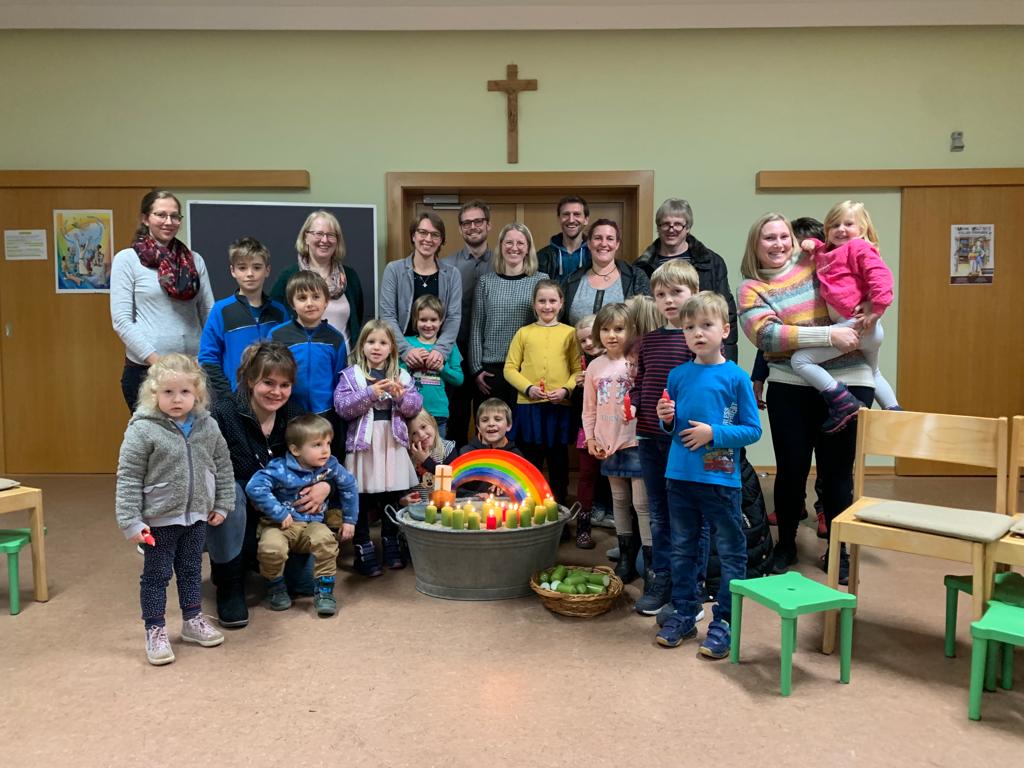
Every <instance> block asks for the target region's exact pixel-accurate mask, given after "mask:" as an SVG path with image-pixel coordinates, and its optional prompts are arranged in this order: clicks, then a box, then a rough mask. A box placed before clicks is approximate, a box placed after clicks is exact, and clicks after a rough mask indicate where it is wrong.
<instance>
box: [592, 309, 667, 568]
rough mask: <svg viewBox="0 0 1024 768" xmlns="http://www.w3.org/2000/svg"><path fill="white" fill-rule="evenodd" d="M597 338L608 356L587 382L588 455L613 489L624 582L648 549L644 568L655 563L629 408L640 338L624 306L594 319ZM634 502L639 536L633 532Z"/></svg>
mask: <svg viewBox="0 0 1024 768" xmlns="http://www.w3.org/2000/svg"><path fill="white" fill-rule="evenodd" d="M592 335H594V336H597V337H598V338H600V340H601V346H602V347H603V348H604V354H603V355H601V356H600V357H598V358H597V359H595V360H594V361H593V362H592V363H590V365H589V366H587V371H586V376H585V378H584V381H583V432H584V434H585V435H586V438H587V452H588V453H589V454H590V455H591V456H593V457H594V458H596V459H599V460H600V461H601V474H602V475H604V476H605V477H607V478H608V483H609V484H610V485H611V489H612V511H613V513H614V515H615V533H616V535H617V536H618V539H619V562H618V565H616V566H615V573H616V574H617V575H618V576H619V578H621V579H622V580H623V581H625V582H629V581H632V580H633V579H635V578H636V577H637V572H636V555H637V552H638V551H639V549H640V544H641V543H642V544H643V549H644V563H645V568H647V569H649V568H650V563H651V515H650V511H649V509H648V506H647V487H646V486H645V485H644V481H643V477H642V476H641V473H640V449H639V448H638V447H637V442H636V408H635V407H633V406H632V405H631V404H630V403H629V399H628V398H629V395H628V392H629V390H630V388H631V387H632V386H633V366H632V364H631V363H630V360H629V358H628V357H627V355H626V349H627V347H628V346H629V341H630V337H632V336H633V335H635V334H634V333H633V329H632V327H631V323H630V320H629V308H628V307H627V306H626V305H625V304H606V305H605V306H603V307H601V309H600V311H598V313H597V317H596V318H594V328H593V331H592ZM630 497H632V505H633V507H634V508H635V509H636V515H637V522H638V528H639V531H634V530H633V521H632V516H631V514H630V501H631V499H630Z"/></svg>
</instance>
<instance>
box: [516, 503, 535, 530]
mask: <svg viewBox="0 0 1024 768" xmlns="http://www.w3.org/2000/svg"><path fill="white" fill-rule="evenodd" d="M531 525H533V511H532V510H530V511H528V510H525V509H523V508H522V507H520V508H519V527H520V528H529V527H530V526H531Z"/></svg>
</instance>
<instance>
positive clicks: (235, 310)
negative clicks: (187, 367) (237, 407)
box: [199, 293, 288, 400]
mask: <svg viewBox="0 0 1024 768" xmlns="http://www.w3.org/2000/svg"><path fill="white" fill-rule="evenodd" d="M287 318H288V311H287V310H286V309H285V308H284V305H282V304H280V303H279V302H276V301H271V300H270V299H269V298H267V295H266V294H263V303H262V304H261V305H260V306H258V307H254V306H252V305H251V304H250V303H249V300H248V299H246V298H245V297H244V296H243V295H242V294H241V293H236V294H235V295H234V296H229V297H228V298H226V299H221V300H220V301H218V302H217V303H216V304H214V305H213V308H212V309H211V310H210V315H209V317H207V318H206V325H205V326H203V335H202V336H201V337H200V339H199V364H200V365H201V366H203V370H204V371H206V376H207V378H208V379H209V381H210V391H211V395H212V397H213V399H214V400H216V399H217V398H220V397H224V396H226V395H230V394H231V393H232V392H234V391H235V390H236V389H238V378H237V376H238V366H239V364H240V363H241V362H242V352H244V351H245V348H246V347H248V346H249V345H250V344H252V343H254V342H257V341H262V340H263V339H269V338H270V332H271V331H272V330H273V329H274V328H275V327H277V326H278V325H280V324H281V323H282V322H284V321H285V320H286V319H287Z"/></svg>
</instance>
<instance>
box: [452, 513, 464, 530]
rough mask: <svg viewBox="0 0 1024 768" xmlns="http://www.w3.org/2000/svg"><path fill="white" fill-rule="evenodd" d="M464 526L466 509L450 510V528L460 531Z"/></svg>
mask: <svg viewBox="0 0 1024 768" xmlns="http://www.w3.org/2000/svg"><path fill="white" fill-rule="evenodd" d="M465 527H466V511H465V510H463V509H456V510H455V511H454V512H452V528H453V529H455V530H456V531H461V530H462V529H463V528H465Z"/></svg>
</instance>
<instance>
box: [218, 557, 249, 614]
mask: <svg viewBox="0 0 1024 768" xmlns="http://www.w3.org/2000/svg"><path fill="white" fill-rule="evenodd" d="M210 579H211V581H213V584H214V586H216V587H217V621H218V622H219V623H220V625H221V626H222V627H229V628H241V627H244V626H246V625H247V624H248V623H249V607H248V606H247V605H246V604H245V556H244V555H239V556H238V557H236V558H235V559H234V560H231V561H229V562H226V563H214V562H212V561H211V562H210Z"/></svg>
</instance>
